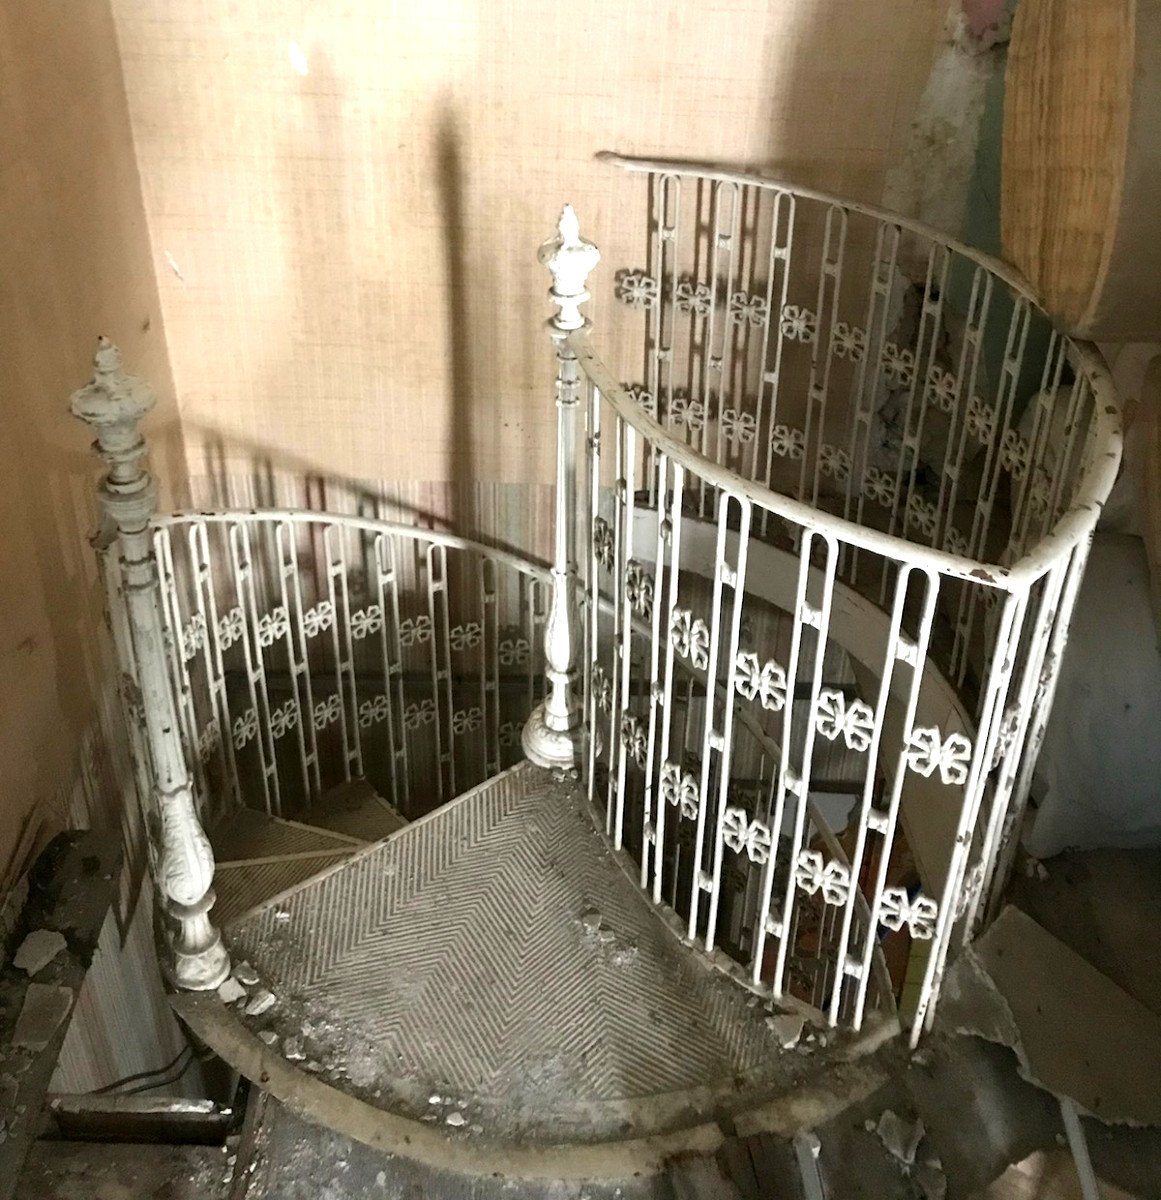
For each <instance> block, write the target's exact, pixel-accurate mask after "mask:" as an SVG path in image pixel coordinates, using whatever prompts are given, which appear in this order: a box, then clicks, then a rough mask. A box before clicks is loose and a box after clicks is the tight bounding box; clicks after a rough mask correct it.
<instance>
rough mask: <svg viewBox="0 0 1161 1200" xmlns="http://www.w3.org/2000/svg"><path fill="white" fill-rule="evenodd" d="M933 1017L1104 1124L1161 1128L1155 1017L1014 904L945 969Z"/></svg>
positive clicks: (1160, 1033) (1160, 1055)
mask: <svg viewBox="0 0 1161 1200" xmlns="http://www.w3.org/2000/svg"><path fill="white" fill-rule="evenodd" d="M940 1023H941V1024H942V1025H944V1026H945V1027H946V1028H952V1029H954V1030H956V1031H957V1032H960V1033H966V1034H971V1035H975V1036H977V1037H982V1038H986V1039H987V1040H989V1041H993V1042H999V1043H1001V1044H1002V1045H1005V1046H1008V1047H1010V1048H1011V1049H1012V1050H1013V1051H1014V1052H1015V1054H1016V1058H1017V1060H1018V1062H1019V1069H1020V1074H1021V1075H1023V1076H1024V1078H1025V1079H1027V1080H1028V1081H1029V1082H1030V1083H1033V1084H1035V1085H1036V1086H1038V1087H1041V1088H1044V1089H1045V1090H1047V1091H1050V1092H1053V1093H1055V1094H1056V1095H1057V1096H1068V1097H1070V1098H1071V1099H1072V1100H1074V1101H1075V1102H1076V1103H1077V1104H1078V1105H1079V1106H1080V1107H1081V1108H1082V1109H1084V1110H1085V1111H1087V1112H1089V1113H1091V1114H1092V1115H1093V1116H1095V1117H1098V1118H1099V1119H1100V1120H1102V1121H1106V1122H1110V1123H1113V1122H1116V1123H1125V1124H1131V1125H1161V1089H1158V1087H1157V1080H1158V1079H1159V1078H1161V1018H1158V1017H1157V1016H1156V1014H1154V1013H1152V1012H1150V1011H1149V1009H1147V1008H1145V1007H1144V1005H1142V1004H1140V1003H1139V1002H1138V1001H1136V1000H1134V999H1133V997H1132V996H1130V995H1128V994H1127V993H1126V992H1124V991H1122V990H1121V989H1120V988H1119V987H1117V986H1116V984H1114V983H1113V982H1112V981H1111V980H1110V979H1108V977H1107V976H1105V975H1102V974H1101V972H1100V971H1098V970H1097V969H1096V968H1095V967H1093V966H1092V965H1091V964H1090V963H1088V962H1086V961H1085V960H1084V959H1083V958H1081V957H1080V956H1079V955H1078V954H1076V953H1074V952H1073V951H1072V950H1070V949H1069V948H1068V947H1067V946H1066V945H1065V944H1064V943H1063V942H1061V941H1059V940H1058V939H1056V938H1054V937H1053V936H1052V935H1051V934H1049V933H1047V932H1046V931H1045V930H1044V929H1043V928H1042V927H1041V926H1040V925H1038V924H1037V923H1036V922H1035V921H1033V920H1032V918H1031V917H1029V916H1027V915H1026V914H1025V913H1023V912H1021V911H1020V910H1019V909H1017V908H1012V907H1008V908H1006V909H1004V911H1003V912H1002V913H1001V914H1000V917H999V919H998V920H997V921H996V922H995V923H994V924H993V925H992V926H991V928H990V929H988V931H987V932H986V933H985V934H984V935H983V936H982V937H981V938H980V939H979V940H978V941H976V942H975V943H973V945H971V946H970V947H969V948H968V949H967V950H965V951H964V953H963V954H962V955H961V956H960V958H959V959H958V961H957V962H956V963H955V965H954V967H952V969H951V970H950V971H949V972H948V975H947V980H946V982H945V984H944V989H943V995H942V998H941V1000H940Z"/></svg>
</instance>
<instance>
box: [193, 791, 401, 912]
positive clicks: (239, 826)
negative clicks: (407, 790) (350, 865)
mask: <svg viewBox="0 0 1161 1200" xmlns="http://www.w3.org/2000/svg"><path fill="white" fill-rule="evenodd" d="M309 815H310V821H311V823H310V824H306V823H305V822H302V821H290V820H286V819H284V818H282V817H272V816H269V815H267V814H266V813H264V812H259V811H258V810H256V809H252V808H236V809H234V810H232V811H231V812H229V813H228V814H227V815H226V816H225V817H224V818H223V819H222V820H221V821H219V822H218V823H217V825H216V826H215V827H214V828H213V829H212V830H211V832H210V845H211V846H212V847H213V851H214V857H215V859H216V862H217V869H216V873H215V875H214V891H215V894H216V896H217V899H216V902H215V905H214V920H215V922H216V923H217V924H219V925H229V924H231V923H232V922H234V921H237V920H239V919H240V918H241V917H243V916H244V915H245V914H246V913H248V912H250V911H252V910H253V909H254V908H256V907H258V906H259V905H262V904H264V903H266V902H267V901H268V900H270V899H271V898H272V897H274V896H278V895H280V894H281V893H282V892H285V891H287V890H288V889H290V888H293V887H296V886H297V885H299V884H301V883H304V882H306V881H307V880H309V879H311V878H313V877H314V876H315V875H318V874H319V873H320V872H322V871H326V870H329V869H330V868H331V867H335V866H338V865H339V864H340V863H342V862H344V861H345V860H346V859H348V858H350V856H351V855H352V854H353V853H355V851H357V850H360V849H362V848H363V847H365V846H367V845H368V844H370V843H372V842H377V841H380V840H381V839H383V838H385V837H389V836H390V835H391V834H393V833H395V832H397V831H398V830H399V829H402V828H403V826H405V825H406V824H407V822H406V820H405V819H404V818H403V817H401V816H400V815H399V813H398V812H397V811H396V810H395V809H394V808H393V807H392V806H391V805H390V804H388V803H387V801H386V800H383V799H382V798H381V797H380V796H378V795H377V794H376V792H375V790H374V789H373V788H372V787H371V785H370V784H369V783H367V781H366V780H365V779H352V780H350V781H349V782H348V783H344V784H340V785H339V787H337V788H332V789H331V790H330V791H329V792H327V793H326V794H325V795H324V796H323V797H322V798H321V799H320V800H319V801H318V802H317V803H316V804H315V806H314V808H313V809H312V810H311V812H310V814H309Z"/></svg>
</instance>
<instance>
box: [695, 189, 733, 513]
mask: <svg viewBox="0 0 1161 1200" xmlns="http://www.w3.org/2000/svg"><path fill="white" fill-rule="evenodd" d="M738 197H739V188H738V185H737V184H736V183H732V182H729V181H728V180H715V181H714V184H713V233H712V239H713V240H712V242H711V244H710V253H709V272H710V279H711V280H712V281H714V283H713V284H711V287H712V286H714V285H716V281H717V280H719V279H722V280H724V281H725V289H726V290H725V297H726V304H725V310H724V311H723V312H722V313H721V319H720V320H719V314H718V305H717V304H716V302H715V303H714V304H711V306H710V311H709V316H708V318H707V319H706V323H705V355H704V358H703V359H702V368H701V397H700V398H701V401H702V403H703V404H704V405H705V422H704V424H703V425H702V428H701V439H700V443H701V444H700V445H698V446H697V449H698V450H700V451H701V453H702V454H705V455H707V456H708V455H709V431H710V425H711V423H712V422H713V418H714V415H715V414H714V403H715V400H716V402H717V404H718V408H719V410H720V406H721V399H722V380H723V379H724V377H725V372H726V365H725V361H724V360H725V357H726V351H727V348H728V345H729V340H730V339H729V325H730V300H731V297H732V295H733V290H734V265H735V264H734V245H735V242H736V241H737V223H738ZM723 212H724V213H725V215H724V216H723ZM716 416H717V420H718V448H717V449H718V453H717V461H720V460H721V424H720V421H721V412H720V411H717V413H716ZM692 440H693V439H692V438H691V441H692ZM707 496H708V493H707V489H706V483H705V480H704V479H701V480H699V486H698V515H699V516H702V517H704V516H705V514H706V501H707Z"/></svg>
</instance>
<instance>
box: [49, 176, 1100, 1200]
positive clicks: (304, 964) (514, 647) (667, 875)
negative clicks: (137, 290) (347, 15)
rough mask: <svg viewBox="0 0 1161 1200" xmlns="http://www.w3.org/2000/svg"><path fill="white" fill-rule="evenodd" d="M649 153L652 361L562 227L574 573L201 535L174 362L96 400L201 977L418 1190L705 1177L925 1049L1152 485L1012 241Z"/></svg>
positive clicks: (131, 696)
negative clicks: (1128, 525)
mask: <svg viewBox="0 0 1161 1200" xmlns="http://www.w3.org/2000/svg"><path fill="white" fill-rule="evenodd" d="M617 161H618V164H619V165H620V166H621V167H623V168H625V169H627V170H629V171H631V172H636V173H639V174H641V175H642V176H643V177H644V182H645V186H646V188H647V193H648V204H647V219H646V222H645V228H646V235H647V236H646V240H645V245H644V247H643V262H644V265H643V266H640V267H629V268H626V269H624V270H622V271H620V272H618V273H617V274H616V276H615V285H614V290H615V294H616V297H617V298H618V299H619V300H621V301H622V302H623V303H624V305H625V307H626V319H627V320H629V321H631V322H641V323H642V325H643V328H642V329H640V330H639V336H638V332H637V331H634V330H633V329H632V328H631V330H630V333H631V336H630V337H629V338H628V340H629V341H630V342H632V343H633V344H634V345H636V346H638V347H639V352H638V353H637V354H636V355H635V357H634V358H633V359H631V360H630V361H629V362H628V363H627V364H623V365H622V367H621V368H620V369H619V370H617V371H614V370H613V369H611V368H610V367H609V366H608V365H606V363H605V362H604V360H603V359H602V358H601V357H600V356H599V355H598V353H597V351H596V350H595V349H594V345H593V342H592V340H591V338H590V326H589V323H588V322H587V320H586V319H585V318H584V316H583V315H582V314H581V305H582V304H584V303H585V301H587V300H588V298H589V297H588V292H587V291H586V287H587V279H588V276H589V273H590V272H591V270H592V269H593V268H594V267H595V266H596V264H597V260H598V258H599V254H598V252H597V250H596V248H595V247H594V246H593V245H592V244H591V243H589V242H587V241H585V240H584V239H583V238H581V236H580V233H579V229H578V228H577V223H576V219H575V217H574V216H573V214H572V211H571V209H567V208H566V209H565V212H564V216H563V217H562V219H561V222H560V227H559V230H558V233H557V236H556V237H555V238H554V239H553V240H552V241H550V242H548V243H546V244H545V246H544V247H543V248H542V250H541V261H542V262H543V263H544V264H545V265H546V267H547V268H548V270H549V271H550V273H551V275H552V280H553V287H552V290H551V292H550V297H551V299H552V302H553V304H554V305H555V306H556V309H557V313H556V315H555V316H554V318H553V319H552V320H551V321H550V322H549V335H550V338H551V342H552V345H553V347H554V350H555V356H556V368H557V373H556V414H557V433H558V438H557V441H558V453H557V474H556V509H555V545H554V555H553V562H552V565H551V567H550V568H546V567H544V566H543V565H541V564H539V563H536V562H534V561H532V560H530V559H527V558H523V557H521V556H519V555H517V554H513V553H511V552H509V551H506V550H500V549H498V548H496V547H495V546H492V545H489V544H487V543H485V542H476V541H471V540H469V539H466V538H463V537H460V536H459V535H457V534H455V533H451V532H443V531H435V530H430V529H419V528H413V527H410V526H404V525H399V524H392V523H389V522H386V521H383V520H379V519H378V518H377V517H375V516H373V515H367V514H366V513H359V514H354V513H342V512H312V511H302V510H291V509H286V510H265V509H259V510H254V509H248V510H244V511H243V510H236V511H222V512H197V513H177V514H167V515H159V514H157V513H156V512H155V511H154V506H153V491H152V486H151V483H150V480H149V477H148V474H147V472H146V470H145V468H144V466H143V454H144V444H143V442H142V441H141V439H140V436H139V434H138V433H137V422H138V421H139V420H140V417H141V416H142V414H143V413H144V411H145V410H146V409H147V408H148V406H149V404H150V402H151V395H150V393H149V392H148V389H147V388H146V386H145V385H144V384H142V383H141V382H140V381H138V380H135V379H133V378H132V377H131V376H128V375H126V374H125V372H124V371H123V370H122V368H121V365H120V361H119V357H118V355H117V353H116V351H115V350H114V349H113V348H112V347H111V346H109V345H107V344H102V346H101V348H100V349H99V351H98V356H97V370H96V374H95V377H94V380H93V382H92V383H91V384H90V385H89V386H88V387H87V388H85V389H82V390H81V391H80V392H78V393H77V394H76V395H75V396H74V398H73V409H74V412H76V413H77V415H78V416H80V417H82V418H83V419H85V420H86V421H88V422H89V423H91V424H92V425H93V426H94V427H95V428H96V430H97V434H98V448H99V450H100V452H101V453H102V455H103V456H104V457H105V459H106V460H107V462H108V463H109V466H110V470H109V474H108V477H107V479H106V481H105V483H104V485H103V490H102V499H103V503H104V507H105V511H106V514H107V528H106V531H105V534H104V536H103V537H102V538H100V539H99V543H98V544H99V550H100V561H101V566H102V571H103V575H104V579H105V583H106V586H107V590H108V596H109V605H110V614H111V625H112V629H113V634H114V639H115V641H116V644H117V649H118V654H119V659H120V662H121V665H122V669H123V671H124V678H125V687H124V689H123V690H124V701H125V708H126V717H127V723H128V727H129V729H130V734H131V738H132V741H133V744H134V747H135V752H136V759H137V767H138V779H139V784H140V788H139V790H140V793H141V796H142V807H143V817H144V823H145V826H146V828H147V829H148V830H149V837H150V855H151V863H152V867H153V874H154V879H155V882H156V886H157V891H158V898H159V906H160V909H161V912H162V924H163V927H164V929H165V930H166V932H167V935H168V937H167V943H166V944H167V951H166V967H167V969H168V971H169V975H170V978H171V980H172V981H173V983H174V986H175V989H176V994H175V996H174V1005H175V1007H176V1009H177V1011H178V1012H179V1013H180V1015H181V1016H182V1018H183V1020H185V1022H186V1023H187V1024H188V1026H189V1027H190V1029H191V1030H193V1032H194V1033H195V1034H196V1035H197V1036H198V1037H199V1038H200V1039H202V1040H203V1041H204V1042H205V1043H207V1044H208V1045H209V1046H210V1047H212V1048H213V1050H214V1051H216V1052H217V1053H218V1054H219V1055H220V1056H221V1057H222V1058H223V1059H224V1060H225V1061H226V1062H227V1063H229V1064H230V1065H231V1066H233V1067H234V1068H235V1069H236V1070H238V1071H239V1072H241V1074H243V1075H244V1076H245V1077H247V1078H248V1079H250V1080H252V1081H254V1083H255V1084H256V1085H257V1086H258V1087H259V1088H260V1089H261V1091H262V1092H263V1093H264V1094H267V1095H268V1096H269V1097H271V1098H272V1103H273V1102H277V1103H278V1104H279V1105H280V1106H283V1108H284V1109H285V1110H286V1111H289V1112H293V1113H297V1114H299V1115H302V1116H306V1117H308V1118H309V1119H310V1120H311V1121H313V1122H315V1123H316V1124H317V1125H320V1126H322V1127H325V1128H326V1129H328V1130H330V1131H331V1133H329V1134H327V1136H328V1137H329V1136H332V1135H333V1136H336V1137H338V1136H343V1137H347V1138H351V1139H354V1140H355V1141H356V1142H358V1143H361V1144H362V1145H363V1146H364V1147H370V1148H372V1149H373V1150H374V1151H375V1152H376V1153H377V1154H379V1155H380V1161H381V1163H382V1164H383V1165H382V1166H381V1167H380V1168H378V1174H379V1175H381V1176H382V1179H383V1181H384V1182H383V1183H382V1185H381V1186H384V1187H386V1186H388V1184H392V1181H393V1180H396V1179H399V1180H402V1179H403V1178H404V1177H405V1176H406V1177H407V1178H408V1179H414V1178H415V1177H416V1176H415V1173H416V1172H423V1171H427V1172H429V1175H430V1178H431V1179H434V1178H436V1175H439V1177H440V1178H442V1179H444V1182H443V1183H442V1184H440V1186H441V1187H442V1188H443V1189H444V1192H446V1194H448V1195H459V1194H461V1191H462V1194H464V1195H468V1194H471V1195H479V1196H483V1195H491V1194H492V1193H491V1192H489V1191H487V1188H488V1187H493V1188H495V1187H497V1186H499V1185H498V1184H497V1183H496V1182H495V1181H497V1180H503V1181H505V1185H506V1186H507V1185H511V1187H513V1188H524V1189H526V1190H525V1191H522V1192H518V1193H515V1194H527V1195H580V1194H584V1195H589V1196H597V1195H602V1196H603V1195H605V1194H606V1192H607V1194H608V1195H610V1196H611V1195H613V1194H616V1195H624V1196H630V1195H638V1194H639V1195H642V1196H645V1195H649V1196H653V1195H663V1194H669V1193H666V1192H665V1191H664V1190H660V1191H659V1190H656V1189H657V1188H661V1187H662V1184H661V1183H659V1182H658V1180H662V1179H663V1178H664V1177H665V1174H666V1172H667V1171H672V1170H674V1169H675V1168H674V1164H676V1163H687V1164H688V1163H689V1162H692V1161H697V1160H699V1159H704V1158H705V1157H706V1156H712V1155H714V1154H715V1153H717V1152H718V1151H719V1150H720V1149H721V1147H722V1146H723V1144H724V1143H726V1142H727V1141H728V1140H729V1139H730V1137H731V1136H733V1135H735V1134H737V1132H738V1131H739V1130H742V1131H749V1132H752V1133H762V1132H764V1131H771V1130H778V1131H780V1132H781V1133H783V1134H787V1135H791V1136H792V1135H793V1134H794V1133H796V1132H800V1131H801V1130H803V1129H806V1128H809V1127H811V1126H813V1125H818V1124H821V1123H822V1122H823V1121H824V1120H825V1119H826V1117H827V1115H828V1114H833V1113H834V1112H836V1111H838V1110H840V1109H841V1108H842V1107H843V1106H844V1105H846V1104H848V1103H850V1102H851V1098H852V1096H856V1095H858V1094H859V1089H860V1087H862V1086H864V1085H866V1080H867V1078H868V1077H867V1076H865V1075H864V1076H860V1074H859V1073H860V1071H862V1070H864V1068H862V1067H860V1065H859V1062H860V1057H859V1056H860V1054H862V1053H864V1052H867V1051H869V1050H870V1049H872V1048H874V1047H875V1046H877V1045H879V1044H880V1043H881V1042H882V1041H883V1040H884V1039H889V1038H890V1037H891V1036H892V1035H893V1034H894V1033H896V1032H898V1031H899V1029H900V1027H901V1026H904V1027H907V1028H909V1029H910V1041H911V1043H912V1044H915V1043H916V1042H917V1041H918V1040H919V1038H920V1037H921V1036H922V1034H923V1032H924V1030H925V1029H929V1028H930V1027H931V1023H932V1020H933V1018H934V1013H935V1008H936V1001H937V999H938V994H939V987H940V983H941V980H942V977H943V973H944V970H945V966H946V964H947V962H948V959H949V956H953V955H954V951H955V948H956V947H957V946H959V945H962V944H963V942H964V941H965V940H966V939H968V938H970V937H971V935H972V933H973V932H974V931H975V930H976V929H977V928H978V927H979V926H980V924H981V923H982V922H983V921H985V920H986V919H987V917H988V914H989V911H990V905H991V904H992V903H993V901H994V898H995V897H996V896H997V895H998V894H999V892H1000V891H1001V890H1002V887H1003V884H1004V880H1005V876H1006V873H1007V871H1008V869H1009V866H1010V862H1011V854H1012V852H1013V846H1014V838H1013V837H1012V831H1013V829H1014V828H1016V827H1017V826H1018V823H1019V819H1020V815H1021V811H1022V806H1023V804H1024V803H1025V801H1026V798H1027V794H1028V788H1029V785H1030V780H1031V770H1032V766H1033V764H1034V762H1035V755H1036V750H1037V748H1038V746H1039V743H1040V739H1041V737H1042V736H1043V730H1044V725H1045V722H1046V721H1047V717H1048V712H1049V709H1050V706H1051V700H1052V690H1053V686H1054V681H1055V673H1056V668H1057V665H1058V663H1059V659H1060V655H1061V653H1062V652H1063V649H1064V644H1065V640H1066V636H1067V625H1068V618H1069V614H1070V610H1071V606H1072V603H1073V600H1074V599H1075V595H1076V590H1077V585H1078V583H1079V579H1080V575H1081V572H1082V571H1083V566H1084V559H1085V554H1086V550H1087V545H1088V541H1089V538H1090V536H1091V533H1092V530H1093V528H1094V526H1095V521H1096V517H1097V515H1098V512H1099V509H1100V505H1101V504H1102V503H1103V501H1104V498H1105V496H1106V495H1107V493H1108V490H1109V488H1110V486H1111V483H1112V480H1113V478H1114V476H1115V472H1116V469H1117V464H1118V460H1119V447H1120V443H1119V431H1118V426H1117V413H1116V405H1115V403H1114V401H1113V398H1112V391H1111V386H1110V383H1109V380H1108V377H1107V374H1106V373H1105V371H1104V369H1103V367H1101V365H1100V364H1099V361H1098V360H1097V358H1096V357H1095V355H1094V354H1093V352H1092V351H1091V350H1090V349H1089V348H1088V347H1086V346H1084V345H1082V344H1078V343H1075V342H1073V341H1071V340H1070V339H1068V338H1066V337H1064V336H1062V335H1061V334H1059V333H1058V332H1056V331H1055V330H1054V329H1053V328H1052V326H1051V324H1050V322H1049V321H1048V319H1047V317H1046V316H1045V315H1044V314H1043V313H1042V312H1041V311H1040V309H1039V308H1038V307H1037V305H1036V303H1035V301H1034V299H1033V298H1032V297H1031V296H1030V295H1029V294H1028V291H1027V289H1026V287H1025V285H1024V284H1023V283H1022V281H1021V280H1019V279H1018V278H1017V277H1016V276H1015V275H1014V274H1013V273H1012V272H1011V271H1010V270H1009V269H1008V268H1007V267H1006V266H1004V264H1002V263H999V262H997V261H995V260H991V259H988V258H986V257H985V256H982V255H980V254H978V253H976V252H975V251H973V250H970V249H969V248H967V247H965V246H962V245H960V244H958V243H956V242H954V241H952V240H950V239H948V238H946V237H945V236H943V235H941V234H938V233H936V232H934V231H932V230H929V229H926V228H923V227H921V226H918V225H916V224H914V223H910V222H907V221H904V220H902V219H901V218H899V217H897V216H895V215H893V214H889V213H885V212H880V211H877V210H873V209H869V208H867V207H865V206H861V205H857V204H851V203H848V202H844V201H841V200H839V199H836V198H833V197H829V196H823V195H819V194H816V193H812V192H809V191H806V190H804V189H800V188H794V187H789V186H787V185H783V184H778V183H774V182H771V181H769V180H765V179H761V178H758V177H754V176H748V175H742V174H737V173H734V172H728V171H721V170H716V169H709V168H705V167H697V166H693V165H688V164H675V163H655V162H646V161H639V160H617ZM634 374H635V375H636V376H637V377H636V379H635V380H633V381H631V382H628V383H625V382H622V378H623V377H624V376H629V377H630V378H631V377H632V376H633V375H634ZM203 831H205V832H203ZM207 833H208V836H207ZM860 1080H861V1082H860ZM280 1111H281V1110H280ZM320 1136H321V1135H320ZM791 1166H793V1164H791ZM393 1172H394V1174H393ZM807 1174H809V1172H807ZM453 1177H454V1180H456V1181H458V1182H455V1183H454V1184H453V1183H452V1182H448V1180H449V1179H452V1178H453ZM472 1181H474V1182H472ZM488 1181H492V1182H491V1183H489V1182H488ZM238 1186H240V1187H241V1186H242V1185H241V1184H239V1185H238ZM392 1186H394V1184H392ZM400 1186H402V1184H400ZM456 1188H460V1189H461V1191H457V1190H455V1189H456ZM472 1188H475V1189H476V1190H471V1189H472ZM586 1188H587V1189H588V1190H587V1191H585V1190H584V1189H586ZM554 1189H555V1190H554ZM578 1189H580V1190H578ZM615 1189H619V1190H615ZM259 1194H265V1193H259V1192H257V1191H255V1192H253V1193H252V1195H253V1196H255V1197H256V1196H258V1195H259ZM270 1194H271V1195H273V1194H279V1193H275V1192H271V1193H270ZM286 1194H290V1193H289V1192H288V1193H286ZM351 1194H363V1193H355V1192H352V1193H351ZM441 1194H443V1193H441ZM497 1194H499V1192H497ZM504 1194H509V1193H507V1192H505V1193H504ZM704 1194H707V1195H711V1194H712V1195H719V1194H726V1193H725V1192H721V1191H713V1190H710V1191H706V1192H705V1193H704ZM807 1194H812V1195H813V1194H814V1193H811V1192H809V1191H808V1193H807ZM249 1195H251V1193H249V1192H246V1191H245V1190H241V1191H238V1192H237V1196H238V1197H242V1196H249Z"/></svg>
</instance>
